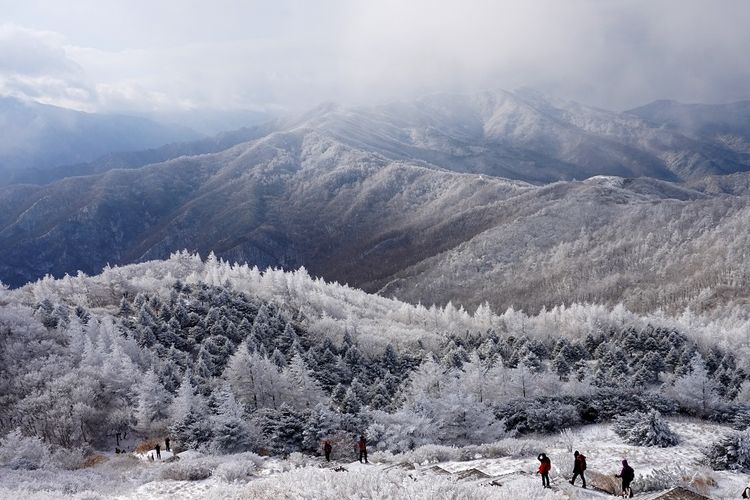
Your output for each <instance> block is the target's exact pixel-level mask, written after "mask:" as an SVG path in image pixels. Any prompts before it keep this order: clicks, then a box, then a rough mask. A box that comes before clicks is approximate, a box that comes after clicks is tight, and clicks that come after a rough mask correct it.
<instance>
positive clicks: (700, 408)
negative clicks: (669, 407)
mask: <svg viewBox="0 0 750 500" xmlns="http://www.w3.org/2000/svg"><path fill="white" fill-rule="evenodd" d="M669 394H670V395H671V397H673V398H674V399H675V400H676V401H677V402H678V403H679V404H680V406H682V407H683V408H685V409H686V410H688V411H690V412H693V413H694V414H698V415H708V414H709V412H711V411H712V410H714V409H715V408H717V407H718V406H719V404H720V402H721V400H720V398H719V395H718V391H717V389H716V383H715V382H714V381H713V380H712V379H711V378H710V377H709V376H708V371H707V370H706V367H705V365H704V363H703V358H702V356H701V355H700V353H697V352H696V353H695V354H694V355H693V357H692V359H691V361H690V372H689V373H685V374H684V375H682V376H680V377H678V378H677V379H676V380H675V381H674V385H673V386H672V387H671V388H670V390H669Z"/></svg>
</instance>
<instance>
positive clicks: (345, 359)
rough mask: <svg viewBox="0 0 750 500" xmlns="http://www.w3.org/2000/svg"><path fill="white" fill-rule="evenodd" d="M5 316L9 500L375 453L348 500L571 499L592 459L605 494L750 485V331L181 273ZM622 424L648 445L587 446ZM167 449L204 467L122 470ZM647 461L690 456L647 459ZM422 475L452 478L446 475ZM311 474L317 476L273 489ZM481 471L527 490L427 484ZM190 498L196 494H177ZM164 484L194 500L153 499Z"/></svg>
mask: <svg viewBox="0 0 750 500" xmlns="http://www.w3.org/2000/svg"><path fill="white" fill-rule="evenodd" d="M0 305H2V308H1V309H0V332H2V337H1V342H2V344H1V345H0V347H1V348H0V356H1V358H0V363H2V366H4V367H5V370H4V371H3V372H2V374H0V386H2V387H3V396H2V398H3V404H2V407H0V426H1V427H0V435H4V437H3V438H2V440H1V442H0V477H1V478H2V479H0V482H1V483H2V484H3V487H4V488H6V489H9V490H10V491H12V492H14V493H13V494H16V493H17V492H18V491H22V490H26V489H29V488H31V489H33V488H34V487H32V486H30V485H29V484H28V481H27V479H26V478H28V477H29V476H28V475H27V474H28V473H26V472H23V471H24V470H35V469H41V470H42V472H41V473H40V472H38V471H35V472H33V474H35V477H37V478H42V479H41V480H38V481H40V482H38V483H37V484H41V485H43V486H40V487H41V488H43V489H52V490H53V491H60V490H59V488H60V487H61V486H59V485H60V484H62V485H67V486H64V487H65V488H66V490H65V491H67V492H68V493H74V492H80V493H81V494H84V491H85V490H86V489H93V490H94V491H98V490H99V489H100V486H99V483H100V482H101V481H103V480H104V481H112V482H114V483H115V484H116V487H113V488H111V489H110V490H108V493H111V494H121V495H131V496H132V495H143V496H148V495H157V494H164V495H167V494H173V495H175V496H180V495H188V494H189V495H205V494H215V495H217V496H219V497H221V496H222V495H223V494H224V493H223V492H224V491H226V486H225V485H224V483H222V481H221V480H220V478H225V479H224V480H228V481H230V482H231V481H232V480H233V478H238V479H241V480H242V481H244V480H245V479H246V478H251V479H252V481H250V482H249V483H248V485H247V488H249V489H247V490H245V486H243V487H242V488H243V489H241V490H237V491H238V492H245V491H247V492H249V493H248V494H249V495H252V494H255V495H258V496H260V497H261V498H262V497H263V496H262V495H264V494H265V495H267V494H268V491H277V489H278V488H280V487H285V488H291V490H290V491H295V490H294V488H297V486H295V485H296V484H297V482H299V484H300V486H299V487H300V488H301V487H302V484H303V483H304V484H306V485H307V486H305V487H306V488H328V487H329V486H328V485H329V483H330V482H331V479H332V477H334V476H336V475H337V474H339V473H338V472H335V471H325V470H320V469H318V468H317V464H319V463H320V460H319V459H314V458H310V456H311V455H316V454H318V453H320V448H321V444H322V442H323V441H324V440H329V441H331V442H332V443H333V445H334V450H335V451H334V455H333V456H334V460H336V461H337V463H341V462H344V465H345V467H351V466H350V465H348V464H349V463H351V461H352V460H353V459H356V455H355V444H356V442H357V436H359V435H366V436H367V440H368V444H367V446H368V448H369V450H370V458H371V461H372V462H373V463H380V464H381V465H373V469H374V470H373V471H372V472H369V471H367V469H360V468H359V466H358V465H357V464H355V466H354V467H351V469H352V470H351V472H348V473H347V474H350V475H347V476H345V477H351V478H352V480H353V481H354V484H351V485H350V484H348V483H346V482H344V483H337V484H339V486H338V487H340V488H344V489H343V490H341V494H343V495H344V496H346V495H350V494H351V490H348V489H347V488H358V487H364V488H375V489H374V490H373V491H374V493H373V495H374V497H380V496H382V495H386V496H387V495H391V496H392V497H398V496H399V495H401V494H402V493H401V492H403V491H406V492H413V493H414V495H416V497H418V498H422V497H425V498H428V497H430V495H434V494H437V493H436V491H437V490H436V489H435V488H437V487H438V486H439V485H441V484H442V485H444V486H445V489H446V490H447V491H449V492H450V491H456V492H458V493H457V494H459V495H468V496H467V497H468V498H472V495H474V496H475V497H477V498H479V497H486V496H487V495H496V497H497V498H509V497H508V496H507V495H508V494H509V493H508V492H515V493H513V494H515V495H525V494H526V493H524V492H529V491H531V490H530V488H532V487H533V484H534V482H535V481H534V478H531V477H529V476H528V475H527V474H528V473H529V472H531V471H533V468H534V457H535V456H536V454H537V453H538V452H540V451H544V450H546V451H547V452H549V454H550V456H551V457H552V459H553V461H554V464H555V466H554V468H553V474H552V478H553V482H554V485H555V488H558V489H559V488H560V487H561V486H562V487H563V489H562V491H561V492H560V493H559V494H567V493H566V492H567V491H568V488H567V486H565V484H564V483H562V481H561V480H560V479H559V477H560V476H559V475H560V474H561V471H563V472H564V471H565V467H564V466H562V464H563V463H564V454H565V453H564V452H563V450H562V449H561V446H560V445H559V444H555V443H558V442H559V441H560V440H562V441H563V442H565V443H569V444H567V445H566V446H575V447H576V448H578V447H580V448H584V449H585V451H586V454H588V456H589V457H590V458H589V460H590V464H591V469H592V471H601V472H604V473H608V474H609V473H611V472H612V470H613V468H614V467H616V465H617V460H618V459H619V458H620V457H622V456H625V457H627V458H629V459H631V460H632V461H633V464H634V465H637V467H638V469H639V471H640V473H641V476H639V477H640V478H641V481H642V483H636V484H639V486H638V487H639V488H641V490H646V489H648V488H651V489H659V488H662V487H671V486H677V485H680V484H683V483H685V482H688V483H691V481H693V480H687V479H685V477H688V476H689V477H700V478H704V477H705V478H707V479H701V485H704V483H705V484H708V485H709V487H710V488H711V492H712V493H711V494H712V495H713V494H715V493H717V494H718V493H721V492H725V491H729V490H731V489H732V488H734V487H735V486H736V485H738V484H739V482H741V481H742V480H744V479H745V478H746V476H739V475H737V474H736V473H726V472H711V471H709V470H708V469H707V468H706V466H704V465H702V464H706V465H710V466H711V467H713V468H715V469H716V470H718V471H721V470H747V469H748V468H750V462H749V461H748V457H750V454H747V453H746V451H747V450H746V446H747V443H750V439H748V438H747V437H746V435H745V434H746V433H744V434H743V433H738V432H737V431H733V430H732V429H731V428H730V427H732V426H733V427H734V428H735V429H738V430H742V429H746V428H747V426H748V425H749V424H750V406H748V405H750V380H748V375H747V374H748V373H750V366H748V365H747V362H748V360H749V359H750V355H748V349H750V345H749V344H748V338H747V335H746V333H747V332H748V331H750V327H749V326H750V325H749V324H748V322H749V321H750V318H748V317H747V314H746V313H747V311H746V310H744V311H743V310H742V309H738V310H736V311H735V312H734V313H729V312H726V313H725V314H723V315H722V316H721V318H719V319H711V317H709V316H698V315H695V314H693V313H691V312H689V311H686V312H685V313H684V314H682V315H681V316H680V317H668V316H664V315H650V316H639V315H636V314H633V313H631V312H628V311H627V310H626V309H625V308H624V307H622V306H618V307H615V308H612V309H610V308H607V307H603V306H595V305H573V306H570V307H563V308H554V309H552V310H549V311H544V312H542V313H540V314H539V315H537V316H532V317H529V316H527V315H525V314H523V313H520V312H517V311H514V310H512V309H510V310H507V311H505V312H504V313H502V314H495V313H493V312H492V310H491V309H490V308H489V307H487V306H483V307H480V308H478V309H477V310H476V311H474V312H473V313H472V314H469V313H467V312H466V311H465V310H463V309H462V308H456V307H454V306H452V305H448V306H446V307H444V308H437V307H434V306H433V307H430V308H426V307H424V306H414V305H410V304H407V303H403V302H399V301H396V300H393V299H388V298H383V297H379V296H373V295H369V294H366V293H364V292H362V291H358V290H355V289H352V288H349V287H347V286H341V285H338V284H336V283H326V282H324V281H323V280H320V279H313V278H311V277H310V276H309V275H308V274H307V272H306V271H305V270H298V271H296V272H291V273H290V272H284V271H280V270H270V269H269V270H267V271H265V272H260V271H259V270H258V269H257V268H251V267H248V266H246V265H230V264H228V263H225V262H220V261H218V260H217V259H216V258H215V257H213V256H210V258H209V259H208V260H207V261H205V262H203V261H201V260H200V259H199V258H198V257H196V256H192V255H189V254H187V253H180V254H175V255H173V256H172V258H170V259H169V260H167V261H154V262H148V263H144V264H138V265H132V266H126V267H122V268H108V269H106V270H105V271H104V272H103V273H102V274H101V275H99V276H94V277H87V276H85V275H80V276H78V277H66V278H64V279H62V280H53V279H49V278H48V279H44V280H42V281H39V282H37V283H35V284H30V285H27V286H25V287H23V288H20V289H17V290H13V291H10V290H5V291H2V293H1V294H0ZM743 332H745V333H744V334H743ZM654 411H658V412H660V413H661V415H664V416H669V417H670V418H669V419H668V420H664V419H663V417H662V416H661V415H659V413H653V412H654ZM649 412H651V413H649ZM679 415H682V416H691V417H694V418H695V417H698V418H702V419H708V420H711V421H713V422H715V423H716V425H713V426H706V427H705V429H704V430H702V431H700V434H701V437H700V439H705V442H704V441H701V443H700V446H698V444H697V440H698V439H699V438H697V437H696V436H697V434H698V433H699V432H698V431H697V430H696V429H697V427H696V426H701V425H705V424H700V423H695V424H692V423H686V424H683V423H682V421H681V420H674V417H675V416H679ZM624 416H627V418H628V419H630V420H628V422H635V423H634V424H628V425H626V426H625V427H624V428H625V430H624V431H621V430H618V429H619V427H618V426H617V425H615V427H614V429H615V430H616V431H617V432H618V436H619V437H617V438H614V437H613V436H612V435H611V434H610V433H609V432H610V431H608V430H606V429H608V428H609V427H597V428H596V429H603V430H601V431H596V432H589V431H581V430H578V429H579V428H580V427H581V426H584V425H590V424H602V425H605V426H609V425H610V424H611V422H612V421H613V420H614V421H615V422H618V421H619V420H618V419H621V418H625V417H624ZM670 422H671V423H670ZM670 425H672V426H674V429H672V430H670V429H669V427H670ZM620 427H622V426H620ZM568 428H570V429H573V430H572V431H565V432H564V433H563V434H559V433H560V432H561V431H562V430H564V429H568ZM631 429H632V431H631ZM639 429H640V430H639ZM650 429H652V430H650ZM641 431H643V432H641ZM597 432H603V434H602V433H599V434H597ZM621 432H624V433H625V434H623V435H620V434H619V433H621ZM662 434H663V437H664V439H662V438H661V437H660V436H662ZM165 436H169V437H170V438H171V440H172V446H173V447H175V450H177V451H182V450H186V449H189V450H197V451H198V452H200V453H201V454H204V455H206V457H205V458H204V459H201V460H198V461H194V460H193V459H188V458H186V459H185V460H184V461H180V462H178V463H177V464H171V465H169V466H166V465H165V466H164V467H162V466H161V465H160V462H159V461H158V460H157V461H156V462H154V463H152V462H151V461H150V460H146V461H145V462H144V461H142V460H140V461H139V460H135V462H133V461H132V460H131V459H129V458H127V456H117V455H119V454H114V455H113V454H112V451H113V450H114V449H115V448H122V449H124V450H126V452H128V453H130V452H132V451H133V449H134V447H136V446H137V447H138V450H140V453H141V454H140V455H139V456H140V457H141V458H143V454H144V453H146V456H147V455H148V454H152V453H153V454H155V451H149V450H153V449H154V446H155V444H156V443H158V442H160V440H163V439H164V437H165ZM529 436H537V437H529ZM655 437H656V441H654V438H655ZM40 439H42V440H44V442H42V441H40ZM620 439H625V440H626V441H627V442H628V443H631V444H630V445H629V446H623V445H622V444H618V443H621V441H619V440H620ZM495 442H497V443H498V444H496V445H492V444H487V443H495ZM652 442H658V443H660V444H661V445H674V444H675V443H676V444H677V446H678V447H677V448H670V449H667V450H665V451H664V452H663V453H662V452H661V451H659V452H658V453H657V452H656V451H653V450H649V451H648V453H646V452H645V451H641V448H642V447H643V446H645V445H647V444H652ZM579 443H580V444H579ZM704 444H706V445H710V446H703V445H704ZM435 445H439V446H437V447H436V446H435ZM144 446H145V448H144ZM633 446H635V447H633ZM455 447H461V448H462V449H461V450H459V449H457V448H455ZM163 449H165V448H163ZM144 450H145V451H144ZM712 450H713V451H712ZM727 450H737V451H727ZM568 451H570V450H568ZM247 452H253V453H261V454H268V455H271V456H272V457H275V458H273V459H268V461H267V462H266V461H265V460H262V459H259V458H257V459H256V458H252V456H254V455H248V454H247ZM236 453H246V455H244V456H240V457H233V455H232V454H236ZM394 454H395V455H394ZM400 454H403V455H400ZM126 455H127V453H126ZM168 456H169V455H168V454H166V453H165V455H164V457H162V458H163V459H166V458H167V457H168ZM243 457H244V458H243ZM668 457H681V459H680V460H681V462H680V464H681V465H684V467H685V468H686V469H685V470H676V471H672V470H671V469H670V472H669V473H659V474H657V476H658V477H655V478H652V479H649V476H648V474H647V472H648V471H649V470H651V469H657V468H659V467H660V466H662V465H664V464H663V462H664V461H666V460H667V459H668ZM282 458H283V459H284V460H280V459H282ZM490 459H491V460H490ZM425 460H428V462H429V461H437V462H445V461H446V460H448V461H451V463H446V464H443V465H441V468H440V469H436V468H432V465H433V464H432V463H428V464H424V462H425ZM455 460H461V461H462V462H467V460H469V462H467V463H462V464H456V463H453V462H454V461H455ZM471 460H474V461H471ZM404 461H407V462H408V461H413V462H416V463H418V464H420V467H419V470H418V471H417V470H415V471H412V472H413V474H417V477H414V476H413V474H412V476H411V477H410V476H409V474H410V472H408V471H406V473H405V472H404V470H402V469H403V468H397V469H398V470H395V471H391V470H386V465H385V463H386V462H387V463H388V464H394V465H395V464H399V463H401V462H404ZM224 462H234V463H227V464H226V465H221V464H222V463H224ZM236 462H239V463H236ZM301 464H312V467H307V468H304V467H303V468H302V469H296V470H293V471H291V472H289V473H286V474H280V473H279V471H283V470H287V469H289V468H290V467H296V466H299V465H301ZM423 465H428V466H429V467H423ZM472 468H476V469H479V470H480V471H482V474H477V473H472V474H473V475H472V477H475V478H478V479H480V480H481V481H480V482H486V481H484V480H485V479H487V478H486V477H484V475H487V476H489V477H495V476H499V475H504V474H505V473H508V472H512V474H513V475H514V476H513V479H508V478H507V477H506V478H505V479H502V480H501V482H502V481H505V482H506V483H507V487H505V486H503V487H498V488H500V489H498V490H495V489H494V488H496V487H495V486H493V487H490V486H479V483H471V482H470V483H464V482H463V480H460V481H458V482H456V480H455V478H454V476H450V477H446V478H444V479H436V480H432V479H430V478H431V477H432V475H435V474H438V475H439V474H443V473H442V472H441V469H444V470H446V471H449V472H455V471H459V470H465V469H472ZM61 469H71V470H75V471H76V472H62V471H61ZM79 469H80V470H79ZM264 471H265V472H264ZM366 471H367V472H366ZM39 474H42V475H41V476H40V475H39ZM342 474H343V472H342ZM394 474H395V475H394ZM695 474H698V476H695ZM665 475H666V476H665ZM208 477H211V478H212V479H210V480H207V481H203V482H201V481H202V480H203V479H204V478H208ZM256 477H257V478H264V477H267V479H258V480H257V482H256V481H255V478H256ZM592 477H595V476H592ZM665 477H666V478H667V479H665ZM45 478H46V479H45ZM106 478H109V479H106ZM186 478H192V479H193V480H194V481H196V482H194V483H190V484H186V483H180V482H179V481H180V480H184V479H186ZM227 478H228V479H227ZM426 478H427V480H426V481H425V479H426ZM159 479H176V480H178V482H177V483H175V482H169V481H167V482H158V481H157V482H152V481H155V480H159ZM384 480H385V481H387V482H386V483H385V485H383V486H375V485H376V484H382V483H383V481H384ZM436 481H437V482H436ZM144 483H148V484H144ZM53 484H57V486H53ZM141 484H143V486H140V485H141ZM592 484H594V480H592ZM691 484H692V483H691ZM282 485H283V486H282ZM311 485H312V486H311ZM369 485H372V486H369ZM511 485H515V486H511ZM701 487H702V486H701ZM232 488H234V489H236V488H237V485H233V486H232ZM378 488H387V490H380V489H378ZM414 488H416V489H414ZM475 488H480V489H478V490H477V489H475ZM485 488H487V489H485ZM503 488H505V489H503ZM516 488H517V489H516ZM214 489H216V490H215V491H214V492H213V493H212V491H213V490H214ZM439 490H440V491H443V488H442V486H441V487H440V488H439ZM253 491H255V493H252V492H253ZM312 491H316V490H315V489H313V490H312ZM334 491H336V490H334ZM576 491H577V490H576ZM170 492H171V493H170ZM488 492H489V493H488ZM45 494H46V493H44V492H40V493H39V495H40V496H39V498H45V496H44V495H45ZM242 494H244V493H242ZM441 494H442V493H441ZM576 494H577V493H576ZM721 494H724V493H721ZM51 495H53V496H54V493H51ZM550 495H558V492H557V490H553V491H552V492H550ZM126 497H127V496H126ZM553 497H554V496H550V498H553ZM595 497H596V496H593V497H592V498H595ZM250 498H252V496H250ZM516 498H518V496H516ZM579 498H585V497H579Z"/></svg>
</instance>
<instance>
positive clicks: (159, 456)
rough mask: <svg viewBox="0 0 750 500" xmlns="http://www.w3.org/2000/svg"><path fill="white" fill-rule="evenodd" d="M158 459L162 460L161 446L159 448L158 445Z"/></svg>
mask: <svg viewBox="0 0 750 500" xmlns="http://www.w3.org/2000/svg"><path fill="white" fill-rule="evenodd" d="M156 458H158V459H159V460H161V446H159V445H158V444H157V445H156Z"/></svg>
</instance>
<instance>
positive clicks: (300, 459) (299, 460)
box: [287, 451, 313, 467]
mask: <svg viewBox="0 0 750 500" xmlns="http://www.w3.org/2000/svg"><path fill="white" fill-rule="evenodd" d="M287 460H288V462H289V463H290V464H291V465H292V466H294V467H306V466H308V465H310V464H312V463H313V461H312V460H311V459H310V458H309V457H306V456H305V455H303V454H302V453H300V452H299V451H295V452H292V453H290V454H289V458H287Z"/></svg>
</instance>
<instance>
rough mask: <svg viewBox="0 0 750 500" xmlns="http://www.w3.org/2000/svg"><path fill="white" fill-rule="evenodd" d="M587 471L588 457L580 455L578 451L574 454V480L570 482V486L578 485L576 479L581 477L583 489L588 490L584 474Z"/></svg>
mask: <svg viewBox="0 0 750 500" xmlns="http://www.w3.org/2000/svg"><path fill="white" fill-rule="evenodd" d="M585 470H586V456H585V455H583V454H581V453H578V450H576V451H575V453H573V479H571V480H570V484H572V485H574V486H575V484H576V478H577V477H578V476H581V483H583V484H582V486H583V488H586V476H584V475H583V472H584V471H585Z"/></svg>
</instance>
